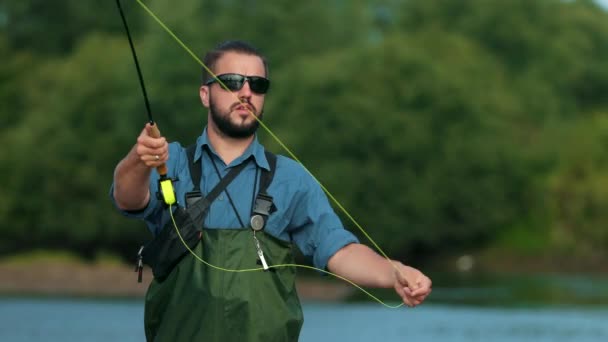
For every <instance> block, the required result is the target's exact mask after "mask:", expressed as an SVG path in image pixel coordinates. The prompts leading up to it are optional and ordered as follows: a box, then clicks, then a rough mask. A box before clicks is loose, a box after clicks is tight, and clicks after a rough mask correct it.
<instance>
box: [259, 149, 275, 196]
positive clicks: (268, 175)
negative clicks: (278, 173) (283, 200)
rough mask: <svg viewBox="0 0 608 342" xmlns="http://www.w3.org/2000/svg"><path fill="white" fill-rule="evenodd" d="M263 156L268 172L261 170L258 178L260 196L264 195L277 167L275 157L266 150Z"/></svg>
mask: <svg viewBox="0 0 608 342" xmlns="http://www.w3.org/2000/svg"><path fill="white" fill-rule="evenodd" d="M264 154H265V155H266V160H268V165H269V166H270V171H268V170H262V176H261V177H260V191H259V193H260V194H266V189H268V186H270V183H272V179H273V178H274V171H275V169H276V167H277V156H276V155H275V154H274V153H272V152H270V151H267V150H266V151H264Z"/></svg>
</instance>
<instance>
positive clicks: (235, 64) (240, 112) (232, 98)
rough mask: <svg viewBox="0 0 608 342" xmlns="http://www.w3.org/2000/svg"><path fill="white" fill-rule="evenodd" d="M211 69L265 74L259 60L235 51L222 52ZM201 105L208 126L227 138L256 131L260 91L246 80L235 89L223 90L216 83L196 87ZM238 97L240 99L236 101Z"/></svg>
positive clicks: (261, 100)
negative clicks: (205, 113) (239, 87)
mask: <svg viewBox="0 0 608 342" xmlns="http://www.w3.org/2000/svg"><path fill="white" fill-rule="evenodd" d="M213 72H214V73H215V74H216V75H218V76H219V75H223V74H240V75H244V76H261V77H266V71H265V69H264V63H263V62H262V59H261V58H259V57H257V56H253V55H246V54H241V53H236V52H226V53H224V55H223V56H222V57H220V59H218V60H217V62H216V64H215V68H214V70H213ZM200 96H201V101H202V103H203V105H204V106H205V107H207V108H209V113H210V121H209V125H210V128H211V129H216V130H218V131H219V132H218V133H221V134H224V135H226V136H228V137H231V138H248V137H250V136H252V135H253V134H254V133H255V131H256V130H257V128H258V126H259V123H258V121H257V120H256V119H255V118H254V117H253V116H252V115H251V113H253V114H255V115H256V116H257V117H258V118H259V119H260V120H261V119H262V113H263V111H264V94H258V93H256V92H254V91H252V90H251V87H250V84H249V81H246V82H245V83H244V85H243V87H242V88H241V89H239V90H235V91H227V90H225V89H224V88H223V87H222V86H221V85H220V84H219V83H218V82H215V83H212V84H210V85H204V86H202V87H201V89H200ZM239 100H240V101H239Z"/></svg>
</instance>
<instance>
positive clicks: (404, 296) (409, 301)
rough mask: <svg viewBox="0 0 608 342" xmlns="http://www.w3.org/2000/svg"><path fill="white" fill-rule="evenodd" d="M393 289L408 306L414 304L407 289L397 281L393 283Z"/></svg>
mask: <svg viewBox="0 0 608 342" xmlns="http://www.w3.org/2000/svg"><path fill="white" fill-rule="evenodd" d="M395 291H396V292H397V294H399V297H401V300H403V303H404V304H405V305H407V306H409V307H413V306H414V305H415V304H414V302H413V300H414V298H411V297H410V296H409V294H408V291H409V289H408V288H407V287H404V286H401V285H400V284H399V282H396V283H395Z"/></svg>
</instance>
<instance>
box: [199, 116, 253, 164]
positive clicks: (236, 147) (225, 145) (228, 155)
mask: <svg viewBox="0 0 608 342" xmlns="http://www.w3.org/2000/svg"><path fill="white" fill-rule="evenodd" d="M207 136H208V138H209V143H210V144H211V146H213V149H214V150H215V152H216V153H217V154H218V155H219V156H220V158H222V160H223V161H224V163H225V164H226V165H228V164H230V163H231V162H232V161H233V160H235V159H236V158H238V157H240V156H241V155H242V154H243V153H244V152H245V150H246V149H247V147H249V145H250V144H251V142H252V141H253V139H254V135H252V136H250V137H247V138H243V139H237V138H232V137H229V136H227V135H225V134H224V133H222V132H221V131H220V130H219V129H218V128H217V127H216V126H215V125H213V124H212V123H211V122H210V123H209V126H208V129H207Z"/></svg>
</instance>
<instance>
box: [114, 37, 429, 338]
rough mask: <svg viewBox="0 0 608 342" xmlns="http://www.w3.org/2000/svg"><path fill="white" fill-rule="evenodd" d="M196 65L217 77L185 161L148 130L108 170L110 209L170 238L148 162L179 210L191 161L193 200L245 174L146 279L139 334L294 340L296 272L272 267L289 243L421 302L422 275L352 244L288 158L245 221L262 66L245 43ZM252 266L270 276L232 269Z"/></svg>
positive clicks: (255, 163)
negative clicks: (171, 259) (188, 247)
mask: <svg viewBox="0 0 608 342" xmlns="http://www.w3.org/2000/svg"><path fill="white" fill-rule="evenodd" d="M204 62H205V65H207V66H208V67H209V68H210V69H211V70H212V71H213V73H214V74H215V75H217V79H216V78H214V77H213V76H212V75H209V74H208V73H206V72H205V75H204V80H203V85H202V86H201V87H200V90H199V95H200V99H201V102H202V104H203V106H204V107H206V108H208V121H207V127H205V129H204V130H203V133H202V135H201V136H200V137H199V138H198V139H197V141H196V145H195V149H194V150H193V151H194V153H192V157H193V158H190V159H191V160H190V161H189V156H188V153H187V151H185V150H184V148H183V147H182V146H181V145H180V144H179V143H171V144H168V143H167V141H166V140H165V138H163V137H153V135H152V134H151V133H152V127H151V126H150V125H149V124H148V125H146V127H145V128H144V129H143V131H142V132H141V134H140V135H139V137H138V138H137V143H136V144H135V146H134V147H133V148H132V149H131V151H130V152H129V153H128V154H127V156H126V157H125V158H124V159H123V160H122V161H120V162H119V164H118V165H117V167H116V170H115V173H114V184H113V187H112V190H111V193H112V196H113V200H114V203H115V205H116V206H117V207H118V208H119V209H120V210H121V211H122V212H123V213H124V214H125V215H127V216H130V217H135V218H139V219H143V220H145V222H146V223H147V225H148V227H149V228H150V230H151V231H152V232H153V233H154V234H155V235H156V236H157V240H158V236H163V235H162V234H161V232H163V231H165V232H171V231H174V230H173V228H174V226H175V224H173V223H172V222H173V221H172V218H171V216H170V215H169V212H170V209H169V208H168V207H167V206H166V205H163V203H162V201H161V200H160V199H159V198H157V196H156V193H157V192H158V179H159V175H158V173H157V172H154V171H153V170H154V169H155V168H156V167H159V166H161V165H163V164H165V163H166V168H167V170H168V176H169V177H170V178H174V179H178V181H176V182H175V183H174V186H175V194H176V198H177V202H178V204H181V205H183V203H186V197H189V196H191V194H192V193H193V192H192V190H193V189H194V188H196V187H195V185H194V184H193V181H192V178H196V177H194V176H193V175H191V174H190V170H193V169H192V165H193V164H194V163H195V162H200V170H201V171H200V173H201V175H200V176H201V177H200V184H196V185H198V187H200V192H201V193H202V194H203V196H204V195H206V194H208V193H209V192H211V191H212V189H213V188H214V187H215V186H216V185H217V184H218V183H219V182H220V181H221V180H222V179H224V178H227V174H228V173H229V172H230V171H231V170H233V169H235V168H238V167H239V166H242V167H244V169H242V171H240V173H238V174H237V175H236V177H235V178H234V179H233V180H232V181H231V182H229V183H228V185H227V186H226V188H225V190H223V191H222V192H221V193H220V194H219V195H218V196H217V197H216V198H215V199H214V200H213V201H212V202H211V204H210V206H209V207H208V209H207V211H206V212H205V215H204V217H203V218H202V222H198V223H197V229H199V230H202V233H201V234H202V237H201V239H200V243H196V244H195V245H194V247H193V251H192V252H193V253H194V254H196V255H197V256H194V255H193V254H192V253H186V255H185V256H183V257H182V258H181V259H179V260H178V261H177V262H176V264H175V265H173V267H172V268H171V269H170V270H169V272H170V273H168V275H163V276H162V277H156V278H155V279H154V280H153V282H152V284H151V285H150V288H149V289H148V292H147V295H146V307H145V327H146V337H147V339H148V340H154V341H195V340H196V341H296V340H297V339H298V335H299V332H300V328H301V325H302V322H303V318H302V311H301V307H300V303H299V300H298V297H297V294H296V292H295V284H294V276H295V269H294V267H281V266H280V265H282V264H290V263H293V256H292V253H291V251H292V244H294V245H296V246H297V247H298V248H299V249H300V250H301V251H302V253H303V254H304V255H306V256H309V257H311V258H312V261H313V263H314V265H315V266H316V267H318V268H320V269H327V270H329V271H331V272H333V273H336V274H338V275H340V276H342V277H345V278H347V279H350V280H351V281H353V282H355V283H357V284H359V285H361V286H368V287H382V288H390V287H394V289H395V291H396V292H397V293H398V295H399V296H400V297H401V299H402V300H403V302H404V303H405V304H406V305H408V306H416V305H418V304H420V303H422V302H423V301H424V299H425V298H426V297H427V296H428V294H429V293H430V292H431V281H430V279H429V278H428V277H426V276H425V275H423V274H422V273H421V272H420V271H418V270H416V269H414V268H411V267H408V266H405V265H403V264H402V263H400V262H397V261H390V262H389V261H388V260H386V259H385V258H383V257H381V256H380V255H378V254H376V253H375V252H374V251H372V250H371V249H370V248H368V247H366V246H364V245H362V244H359V243H358V241H357V239H356V238H355V237H354V236H353V235H352V234H351V233H350V232H348V231H347V230H345V229H344V228H343V226H342V224H341V222H340V220H339V219H338V217H337V215H336V214H335V213H334V211H333V210H332V208H331V206H330V204H329V202H328V200H327V197H326V196H325V194H324V193H323V191H322V190H321V188H320V186H319V185H318V184H317V183H316V182H315V180H314V179H313V178H312V177H311V176H310V175H309V174H308V173H307V172H306V171H305V170H304V168H303V167H302V166H301V165H299V164H298V163H296V162H295V161H293V160H291V159H289V158H286V157H283V156H276V166H274V174H273V176H272V180H271V182H270V185H268V187H267V189H266V191H264V192H265V194H267V195H269V196H270V201H271V202H272V210H270V211H269V213H267V214H268V215H267V216H266V217H265V219H264V220H263V223H262V226H263V228H260V226H258V223H259V222H258V223H255V222H254V220H253V219H251V220H250V218H253V216H254V215H253V214H252V213H255V212H256V208H257V206H258V202H257V201H258V199H259V198H260V195H259V192H262V191H263V190H264V189H260V187H261V185H260V184H261V180H260V179H262V178H263V176H262V175H264V174H271V173H272V172H270V171H271V169H273V166H272V165H271V164H272V163H271V162H270V159H273V158H270V157H269V156H268V155H267V154H265V151H264V148H263V147H262V146H261V145H260V143H259V142H258V140H257V138H256V135H255V132H256V130H257V128H258V124H259V123H258V121H257V120H256V118H255V117H254V116H253V115H252V114H254V115H256V116H257V117H258V118H259V119H260V120H261V119H262V116H263V111H264V99H265V93H266V92H267V90H268V87H269V81H268V80H267V75H268V67H267V64H266V61H265V59H264V58H263V57H262V55H261V54H260V53H259V52H258V51H257V50H256V49H255V48H254V47H252V46H250V45H249V44H247V43H244V42H240V41H228V42H225V43H222V44H220V45H219V46H218V47H216V49H215V50H213V51H212V52H210V53H208V54H207V55H206V56H205V59H204ZM218 79H219V80H221V81H222V83H223V84H225V85H226V86H227V87H228V88H229V90H226V89H224V88H223V85H222V84H220V82H219V81H218ZM269 158H270V159H269ZM193 172H194V171H193ZM197 172H198V171H196V172H195V173H197ZM187 193H189V195H186V194H187ZM256 196H257V197H256ZM264 198H266V199H268V196H267V197H264ZM175 207H176V206H171V209H173V210H175ZM164 227H165V228H164ZM178 228H181V227H178ZM254 228H255V229H254ZM198 258H200V260H198ZM203 261H205V262H208V263H209V264H211V265H213V266H210V265H208V264H204V263H203ZM260 265H262V266H263V267H264V268H265V269H269V270H268V271H266V272H263V271H253V272H251V271H248V272H235V270H236V271H238V270H241V271H242V270H250V269H254V268H259V267H260ZM267 266H268V267H267ZM272 266H275V267H272ZM216 267H217V268H216Z"/></svg>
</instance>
